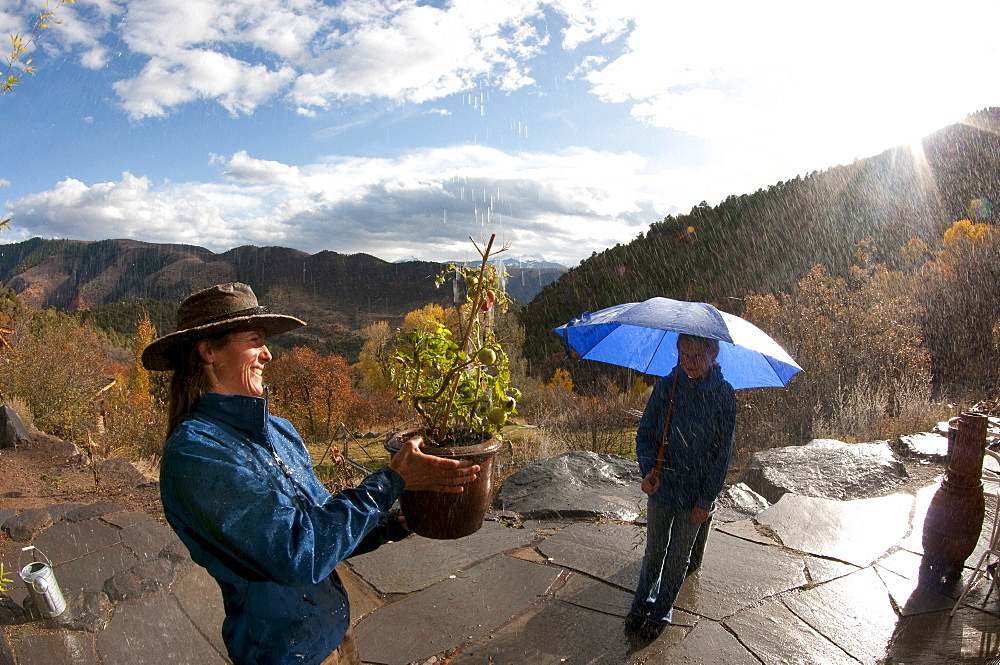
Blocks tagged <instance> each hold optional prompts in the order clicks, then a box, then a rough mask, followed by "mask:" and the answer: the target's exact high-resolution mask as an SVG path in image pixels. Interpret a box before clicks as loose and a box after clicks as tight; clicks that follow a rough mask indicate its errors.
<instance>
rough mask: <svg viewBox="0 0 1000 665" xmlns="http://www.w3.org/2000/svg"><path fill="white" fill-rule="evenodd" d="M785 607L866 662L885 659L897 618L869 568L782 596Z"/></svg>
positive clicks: (873, 572) (859, 659) (880, 581)
mask: <svg viewBox="0 0 1000 665" xmlns="http://www.w3.org/2000/svg"><path fill="white" fill-rule="evenodd" d="M782 600H784V603H785V606H786V607H788V609H790V610H791V611H792V612H794V613H795V615H796V616H798V617H799V618H800V619H802V620H803V621H805V622H806V623H807V624H809V625H810V626H812V628H813V629H815V630H816V631H818V632H819V633H820V634H822V635H823V636H825V637H826V638H827V639H829V640H831V641H832V642H834V643H835V644H836V645H837V646H839V647H840V648H841V649H843V650H844V651H846V652H847V653H849V654H850V655H851V656H853V657H854V658H856V659H857V660H858V661H860V662H862V663H864V664H865V665H876V663H878V662H879V661H880V660H882V659H884V658H885V655H886V648H887V647H888V645H889V640H890V639H891V638H892V633H893V631H894V630H895V629H896V621H897V619H898V617H897V615H896V612H895V610H894V609H893V607H892V602H891V601H890V599H889V592H888V590H887V589H886V587H885V585H884V584H882V580H881V579H880V578H879V576H878V574H877V573H876V572H875V571H874V570H872V569H871V568H865V569H863V570H860V571H858V572H855V573H852V574H850V575H846V576H844V577H840V578H837V579H836V580H833V581H832V582H826V583H824V584H820V585H818V586H816V587H813V588H812V589H807V590H804V591H802V592H800V593H795V594H789V595H787V596H785V597H783V599H782Z"/></svg>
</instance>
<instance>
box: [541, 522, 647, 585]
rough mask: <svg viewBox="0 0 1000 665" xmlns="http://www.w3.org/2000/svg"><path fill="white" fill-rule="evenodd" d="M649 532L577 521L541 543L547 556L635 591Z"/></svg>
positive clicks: (560, 563)
mask: <svg viewBox="0 0 1000 665" xmlns="http://www.w3.org/2000/svg"><path fill="white" fill-rule="evenodd" d="M645 546H646V530H645V529H644V528H640V527H637V526H635V525H633V524H616V523H612V522H606V523H593V522H577V523H576V524H571V525H570V526H568V527H566V528H565V529H562V530H560V531H559V532H557V533H554V534H553V535H551V536H549V537H547V538H545V540H543V541H542V542H541V543H539V544H538V550H539V551H540V552H541V553H542V555H543V556H546V557H548V558H549V560H550V561H551V562H552V563H553V564H555V565H557V566H565V567H567V568H572V569H573V570H578V571H580V572H583V573H586V574H588V575H591V576H593V577H597V578H599V579H602V580H604V581H606V582H610V583H611V584H615V585H617V586H620V587H622V588H624V589H628V590H629V591H635V587H636V585H637V584H638V582H639V570H640V568H641V566H642V554H643V551H644V549H645Z"/></svg>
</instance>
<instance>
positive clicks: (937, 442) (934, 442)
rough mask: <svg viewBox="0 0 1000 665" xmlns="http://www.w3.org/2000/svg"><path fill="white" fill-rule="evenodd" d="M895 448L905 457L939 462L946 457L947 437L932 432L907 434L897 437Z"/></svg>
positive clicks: (943, 460)
mask: <svg viewBox="0 0 1000 665" xmlns="http://www.w3.org/2000/svg"><path fill="white" fill-rule="evenodd" d="M896 448H897V450H899V452H900V454H901V455H904V456H906V457H912V458H915V459H922V460H927V461H929V462H937V463H939V464H940V463H943V462H945V461H946V460H947V458H948V437H947V436H944V435H942V434H935V433H934V432H919V433H917V434H907V435H904V436H901V437H899V442H898V444H897V446H896Z"/></svg>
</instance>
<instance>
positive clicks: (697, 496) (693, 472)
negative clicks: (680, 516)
mask: <svg viewBox="0 0 1000 665" xmlns="http://www.w3.org/2000/svg"><path fill="white" fill-rule="evenodd" d="M676 371H678V370H677V369H674V372H676ZM673 380H674V375H673V373H671V374H668V375H667V376H665V377H663V378H661V379H660V380H659V381H657V382H656V385H655V386H654V388H653V394H652V395H650V397H649V402H648V403H647V404H646V409H645V410H644V411H643V413H642V420H641V421H640V422H639V430H638V432H637V433H636V437H635V443H636V455H637V457H638V459H639V468H640V470H641V471H642V475H643V476H645V475H646V474H647V473H649V472H650V471H652V470H653V467H655V466H656V455H657V451H658V449H659V446H660V442H661V441H662V440H663V424H664V419H665V418H666V415H667V405H668V404H669V402H670V387H671V384H672V383H673ZM735 432H736V393H735V392H734V391H733V387H732V386H731V385H730V384H729V382H727V381H726V380H725V379H724V378H722V371H721V370H720V369H719V368H718V367H713V368H712V369H711V370H710V371H709V372H708V374H707V375H706V376H705V377H704V378H703V379H701V380H692V379H689V378H688V377H687V375H686V374H685V373H684V372H681V373H680V376H679V377H678V379H677V394H676V396H675V398H674V413H673V417H672V418H671V423H670V443H669V445H668V446H667V449H666V452H665V455H664V460H663V470H662V472H661V475H660V488H659V489H658V490H657V491H656V493H655V494H653V496H652V497H650V498H651V499H652V500H654V501H657V502H658V503H661V504H663V505H666V506H671V507H673V508H679V509H682V510H690V509H692V508H695V507H698V508H703V509H705V510H712V509H713V508H714V506H715V497H716V496H717V495H718V493H719V492H720V491H721V490H722V486H723V485H724V484H725V482H726V471H727V470H728V468H729V458H730V455H731V454H732V452H733V439H734V436H735Z"/></svg>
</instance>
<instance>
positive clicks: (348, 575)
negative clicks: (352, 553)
mask: <svg viewBox="0 0 1000 665" xmlns="http://www.w3.org/2000/svg"><path fill="white" fill-rule="evenodd" d="M337 575H339V576H340V581H341V582H342V583H343V585H344V589H345V590H346V591H347V599H348V601H349V602H350V605H351V624H352V625H353V624H356V623H357V622H358V621H360V620H361V618H362V617H364V616H367V615H368V614H371V613H372V612H374V611H375V610H377V609H378V608H380V607H382V606H383V605H385V602H383V601H382V599H381V598H380V597H379V595H378V594H377V593H376V592H375V591H374V590H373V589H372V588H371V587H370V586H368V584H366V583H365V581H364V580H363V579H361V578H360V577H358V576H357V575H355V574H354V572H353V571H352V570H351V568H350V566H348V565H347V564H345V563H341V564H340V565H338V566H337Z"/></svg>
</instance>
